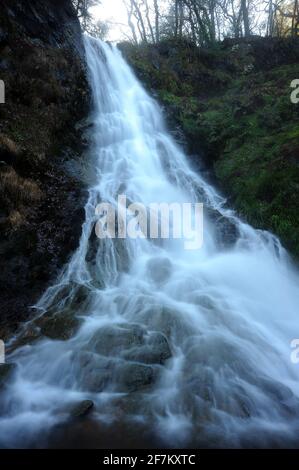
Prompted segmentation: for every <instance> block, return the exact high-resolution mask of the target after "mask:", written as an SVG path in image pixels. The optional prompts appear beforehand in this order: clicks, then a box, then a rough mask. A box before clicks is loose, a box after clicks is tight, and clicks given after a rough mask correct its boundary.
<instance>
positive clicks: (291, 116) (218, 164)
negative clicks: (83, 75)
mask: <svg viewBox="0 0 299 470" xmlns="http://www.w3.org/2000/svg"><path fill="white" fill-rule="evenodd" d="M122 50H123V51H124V53H125V55H126V56H127V58H128V60H129V62H130V63H131V64H132V66H133V67H134V69H135V71H136V72H137V74H138V76H139V77H140V79H141V80H142V81H143V83H145V85H146V86H147V88H149V89H150V90H151V91H152V92H154V94H155V95H156V96H158V98H159V100H160V101H161V102H162V103H164V104H165V105H166V109H167V113H168V115H169V116H170V117H171V118H172V119H173V118H175V119H176V121H177V122H178V123H179V124H180V126H181V127H182V129H183V131H184V133H185V135H186V137H187V139H188V142H189V144H190V150H191V151H192V152H197V153H201V154H202V155H203V156H204V158H205V160H206V162H207V163H208V164H209V165H210V166H212V167H213V168H214V171H215V175H216V177H217V179H218V181H219V184H220V186H221V187H222V189H223V190H224V191H225V192H226V194H227V195H228V196H230V197H231V199H232V204H233V205H234V206H235V207H236V209H237V210H238V211H239V213H240V214H241V216H243V217H244V218H245V219H246V220H247V221H248V222H250V223H251V224H253V225H254V226H255V227H257V228H263V229H268V230H271V231H272V232H274V233H276V234H277V235H278V236H279V237H280V238H281V240H282V242H283V243H284V245H285V246H286V247H287V248H288V249H289V250H290V251H291V252H292V253H293V254H294V255H295V256H296V257H298V256H299V217H298V215H297V209H298V198H299V168H298V165H299V104H298V105H295V104H292V103H291V100H290V94H291V91H292V89H291V88H290V83H291V81H292V80H294V79H296V78H299V61H298V58H299V40H298V39H274V38H268V39H256V38H255V39H251V40H250V41H248V40H247V41H245V40H243V41H240V40H239V41H236V40H226V41H224V42H223V43H222V44H221V45H218V46H217V47H215V48H213V49H208V50H199V49H197V48H196V47H195V46H193V45H192V44H190V43H188V42H177V41H167V42H164V43H161V44H159V45H156V46H138V47H136V46H131V45H129V44H123V45H122Z"/></svg>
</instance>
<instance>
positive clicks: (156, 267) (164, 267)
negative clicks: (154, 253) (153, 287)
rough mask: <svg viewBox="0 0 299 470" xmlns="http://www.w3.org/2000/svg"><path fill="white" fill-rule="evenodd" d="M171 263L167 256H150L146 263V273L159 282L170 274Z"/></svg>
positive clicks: (165, 279)
mask: <svg viewBox="0 0 299 470" xmlns="http://www.w3.org/2000/svg"><path fill="white" fill-rule="evenodd" d="M171 271H172V264H171V262H170V261H169V259H168V258H162V257H161V258H152V259H150V260H149V261H148V263H147V273H148V275H149V277H150V278H151V279H152V280H153V281H154V282H155V283H157V284H161V283H163V282H165V281H167V279H168V278H169V277H170V276H171Z"/></svg>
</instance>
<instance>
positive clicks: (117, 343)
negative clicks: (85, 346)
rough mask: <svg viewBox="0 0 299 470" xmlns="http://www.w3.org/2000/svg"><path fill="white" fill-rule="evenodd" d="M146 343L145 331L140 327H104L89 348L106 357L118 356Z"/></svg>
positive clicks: (133, 325)
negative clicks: (124, 351)
mask: <svg viewBox="0 0 299 470" xmlns="http://www.w3.org/2000/svg"><path fill="white" fill-rule="evenodd" d="M143 343H144V330H143V329H142V328H141V326H139V325H135V324H128V325H127V324H125V325H115V326H110V325H109V326H104V327H102V328H100V329H99V330H98V331H97V332H96V333H95V335H94V336H93V338H92V339H91V341H90V344H89V348H90V349H92V350H93V351H94V352H96V353H97V354H102V355H104V356H118V355H119V353H120V352H121V351H123V350H124V349H130V348H132V347H138V346H140V345H142V344H143Z"/></svg>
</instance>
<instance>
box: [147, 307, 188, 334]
mask: <svg viewBox="0 0 299 470" xmlns="http://www.w3.org/2000/svg"><path fill="white" fill-rule="evenodd" d="M138 319H139V321H141V322H142V323H144V324H145V325H147V326H148V328H149V329H150V330H153V331H159V332H161V333H163V334H164V335H165V336H166V338H169V339H171V338H172V337H174V338H175V337H176V338H183V337H185V336H188V335H190V334H192V332H193V327H192V325H191V324H189V323H188V320H187V319H186V317H185V316H184V315H183V313H182V312H179V311H177V310H174V309H171V308H168V307H163V306H160V305H153V306H151V307H149V308H147V309H145V310H143V311H142V312H140V314H139V315H138Z"/></svg>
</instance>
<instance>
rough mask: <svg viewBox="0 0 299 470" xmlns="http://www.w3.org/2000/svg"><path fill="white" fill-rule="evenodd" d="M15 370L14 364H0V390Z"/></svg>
mask: <svg viewBox="0 0 299 470" xmlns="http://www.w3.org/2000/svg"><path fill="white" fill-rule="evenodd" d="M15 369H16V364H0V389H1V388H3V387H4V386H5V384H6V383H7V382H8V381H9V380H10V378H11V377H12V375H13V373H14V371H15Z"/></svg>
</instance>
